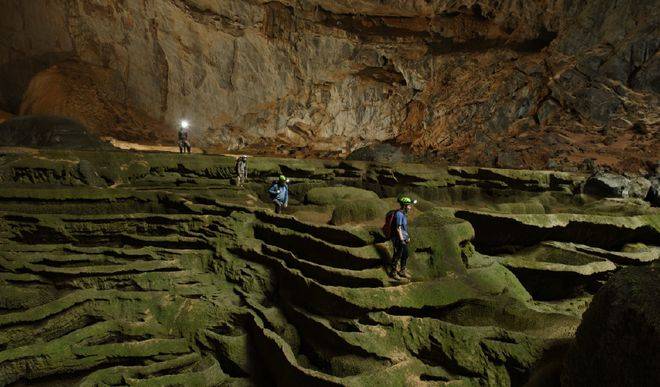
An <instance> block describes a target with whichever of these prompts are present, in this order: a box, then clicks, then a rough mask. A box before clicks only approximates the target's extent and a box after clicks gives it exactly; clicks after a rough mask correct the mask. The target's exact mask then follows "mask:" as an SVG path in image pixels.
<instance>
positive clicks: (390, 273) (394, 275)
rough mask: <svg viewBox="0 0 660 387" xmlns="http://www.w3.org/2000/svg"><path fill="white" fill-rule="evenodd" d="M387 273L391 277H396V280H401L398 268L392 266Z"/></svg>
mask: <svg viewBox="0 0 660 387" xmlns="http://www.w3.org/2000/svg"><path fill="white" fill-rule="evenodd" d="M387 275H388V276H390V278H392V279H395V280H397V281H398V280H400V279H401V277H399V274H398V273H397V271H396V268H390V270H388V271H387Z"/></svg>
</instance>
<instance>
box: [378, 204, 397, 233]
mask: <svg viewBox="0 0 660 387" xmlns="http://www.w3.org/2000/svg"><path fill="white" fill-rule="evenodd" d="M399 211H400V210H390V211H388V212H387V214H385V224H384V225H383V227H382V229H381V230H382V231H383V234H385V238H387V239H392V235H394V226H395V225H396V213H397V212H399Z"/></svg>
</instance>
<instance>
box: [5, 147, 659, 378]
mask: <svg viewBox="0 0 660 387" xmlns="http://www.w3.org/2000/svg"><path fill="white" fill-rule="evenodd" d="M233 164H234V158H233V157H229V156H207V155H185V156H183V155H178V154H161V153H129V152H120V151H107V152H106V151H97V152H85V151H56V150H53V151H41V152H31V153H13V154H10V153H5V154H2V155H0V184H1V187H2V189H0V385H25V384H36V385H81V386H96V385H154V386H155V385H159V386H161V385H186V386H192V385H199V386H206V385H273V384H277V385H305V386H314V385H351V386H353V385H354V386H358V385H426V384H428V385H433V384H441V383H451V384H455V385H522V384H524V383H526V382H527V381H529V380H533V381H537V382H538V381H543V382H545V383H550V384H553V383H556V382H558V380H559V379H558V378H559V374H560V369H559V366H558V365H559V364H561V361H562V357H563V353H564V352H565V348H566V347H567V343H569V342H570V341H571V340H572V339H573V337H574V334H575V331H576V328H577V326H578V325H579V324H580V321H581V315H582V312H583V311H584V310H585V308H586V307H587V306H588V304H589V302H590V300H591V297H592V295H593V294H594V292H596V291H597V290H598V289H599V288H600V286H601V285H602V284H603V283H604V281H606V280H607V279H608V278H609V276H611V274H612V273H613V272H614V271H616V270H617V269H618V268H620V267H622V266H632V265H634V266H641V265H649V264H652V263H653V262H654V261H656V260H657V259H658V251H660V250H659V247H658V241H660V214H659V213H658V209H657V208H653V207H649V206H648V205H647V204H645V203H643V202H640V201H634V200H632V199H631V200H627V199H626V200H620V201H617V202H615V203H614V202H612V200H609V199H597V198H591V197H588V196H583V195H578V194H575V193H574V192H578V187H579V185H580V184H581V182H582V181H583V180H584V178H585V176H582V175H577V174H566V173H553V172H547V171H512V170H496V169H483V168H465V167H461V168H458V167H450V168H446V167H439V166H438V167H436V166H431V165H414V164H399V165H387V164H375V163H365V162H339V161H315V160H305V161H301V160H285V159H269V158H251V159H250V160H249V181H248V183H247V184H246V186H245V187H244V188H236V187H234V186H232V185H231V183H232V180H231V179H232V173H231V170H232V167H233ZM280 173H285V174H286V175H287V176H289V177H290V178H291V180H292V181H291V183H290V187H291V200H290V205H289V207H288V208H287V209H286V213H285V214H283V215H276V214H274V213H273V212H272V210H271V209H270V203H269V202H268V200H267V197H266V194H265V190H266V188H267V185H268V183H269V182H270V181H272V179H273V178H275V177H276V176H278V175H279V174H280ZM401 193H406V194H408V195H411V196H413V197H414V198H416V199H419V205H418V206H417V208H416V210H415V211H414V212H413V213H412V214H411V217H410V222H411V234H412V244H411V251H412V253H413V254H412V258H411V260H410V264H409V269H410V271H411V273H412V279H411V281H405V282H404V281H394V280H392V279H390V278H389V277H388V276H387V275H386V272H385V270H384V269H383V267H384V263H386V262H387V261H388V260H389V257H390V255H391V246H390V245H389V243H388V242H386V241H384V238H383V236H382V235H381V234H380V230H379V226H380V225H381V223H382V218H383V215H384V213H383V214H377V216H374V213H372V212H374V211H375V210H374V209H376V210H378V211H380V210H383V211H384V210H386V209H389V208H393V207H394V206H395V205H396V204H395V197H396V196H398V195H399V194H401ZM335 199H337V200H335ZM371 202H374V203H376V204H373V206H372V207H370V205H368V204H367V203H371ZM622 209H625V211H622ZM332 220H334V221H332ZM331 221H332V223H337V224H341V225H331V224H330V222H331ZM537 281H541V282H537ZM539 283H543V284H547V286H543V287H540V286H539Z"/></svg>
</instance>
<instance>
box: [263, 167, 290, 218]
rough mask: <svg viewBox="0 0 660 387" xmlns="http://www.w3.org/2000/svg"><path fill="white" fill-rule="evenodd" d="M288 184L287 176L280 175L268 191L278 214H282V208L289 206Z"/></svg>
mask: <svg viewBox="0 0 660 387" xmlns="http://www.w3.org/2000/svg"><path fill="white" fill-rule="evenodd" d="M287 183H288V180H287V178H286V176H284V175H280V177H279V178H278V179H277V180H276V181H274V182H273V184H272V185H271V186H270V188H269V189H268V194H269V195H270V200H271V201H272V202H273V203H274V204H275V213H277V214H280V213H282V208H286V207H287V206H288V205H289V186H288V185H287Z"/></svg>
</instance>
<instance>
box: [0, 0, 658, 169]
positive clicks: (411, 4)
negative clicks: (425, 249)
mask: <svg viewBox="0 0 660 387" xmlns="http://www.w3.org/2000/svg"><path fill="white" fill-rule="evenodd" d="M7 3H8V4H6V5H5V6H4V7H5V8H4V9H3V12H2V15H1V16H0V21H1V23H0V29H1V30H0V31H1V32H2V35H3V36H4V37H6V38H5V39H3V40H2V42H0V54H2V55H0V57H1V58H3V59H2V61H1V63H0V90H1V91H0V109H4V110H8V111H11V112H13V113H18V112H21V113H23V114H63V115H67V116H71V117H73V118H77V119H78V120H80V121H82V122H83V123H84V124H86V125H87V126H89V127H90V128H92V129H93V130H96V131H97V132H99V133H102V134H106V135H111V136H113V137H117V138H119V139H123V140H128V141H141V142H145V143H158V142H171V141H173V139H172V137H173V136H172V133H173V131H174V129H172V126H174V125H175V124H176V123H177V122H178V121H179V119H181V118H189V119H190V120H191V122H192V128H193V135H194V137H195V139H196V142H197V143H198V144H200V145H205V146H209V147H213V146H215V147H219V148H231V149H237V148H247V150H251V151H253V152H258V151H268V152H278V153H281V154H300V155H311V154H321V153H322V154H326V155H340V156H342V155H346V154H348V153H350V152H351V151H353V150H355V149H357V148H359V147H361V146H364V145H368V144H370V143H373V142H382V141H386V140H393V141H394V142H395V143H396V144H403V145H405V146H410V147H411V148H412V150H413V151H415V152H416V153H418V154H422V155H423V156H424V157H430V158H432V157H442V158H445V159H447V160H449V161H450V162H453V163H467V164H479V165H496V166H503V167H523V166H526V167H535V168H541V167H546V166H550V167H555V168H557V167H570V166H576V165H579V164H580V163H581V162H582V161H583V160H584V159H589V158H593V159H595V160H596V162H597V163H600V164H608V165H611V166H613V167H615V168H618V169H628V170H632V171H635V172H637V171H638V170H639V169H640V168H647V167H646V165H645V162H646V161H652V160H653V159H654V157H656V156H655V155H654V152H653V150H654V149H657V146H658V134H657V133H658V130H657V120H658V108H657V106H658V103H657V102H658V101H657V99H658V91H659V89H660V86H659V84H658V76H659V74H660V70H659V63H660V62H659V60H658V55H657V48H658V44H659V43H658V41H659V37H658V32H657V28H654V25H653V23H654V22H655V21H656V20H657V19H658V12H659V11H658V9H657V6H656V4H655V2H654V1H652V0H643V1H634V2H633V1H628V2H623V3H622V2H616V3H613V2H611V1H606V0H590V1H584V2H582V1H581V2H571V1H546V0H536V1H525V2H509V1H485V0H482V1H456V2H449V1H440V0H434V1H421V0H418V1H411V0H406V1H404V0H396V1H388V2H382V1H367V0H363V1H347V0H346V1H330V0H313V1H292V0H286V1H284V0H283V1H273V2H266V1H259V0H250V1H243V0H224V1H208V0H166V1H156V0H151V1H130V2H122V1H111V2H108V1H69V2H55V1H48V2H25V1H19V0H12V1H9V2H7ZM53 65H56V66H57V67H54V68H51V66H53ZM49 68H50V69H49ZM46 69H49V70H46ZM44 70H46V72H42V71H44ZM40 72H41V73H40ZM38 73H39V75H37V76H36V77H35V75H36V74H38ZM278 145H279V147H278ZM647 169H648V168H647Z"/></svg>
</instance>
